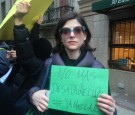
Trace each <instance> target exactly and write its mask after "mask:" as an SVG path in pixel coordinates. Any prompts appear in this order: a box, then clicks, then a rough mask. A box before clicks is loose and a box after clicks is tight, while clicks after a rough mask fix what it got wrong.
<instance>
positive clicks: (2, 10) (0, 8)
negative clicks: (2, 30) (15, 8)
mask: <svg viewBox="0 0 135 115" xmlns="http://www.w3.org/2000/svg"><path fill="white" fill-rule="evenodd" d="M14 2H15V0H0V23H1V22H2V20H3V19H4V18H5V16H6V15H7V13H8V12H9V10H10V8H11V7H12V5H13V3H14Z"/></svg>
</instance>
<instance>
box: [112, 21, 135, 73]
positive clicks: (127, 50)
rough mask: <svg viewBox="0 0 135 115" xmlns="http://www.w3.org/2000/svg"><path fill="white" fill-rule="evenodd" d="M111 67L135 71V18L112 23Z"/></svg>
mask: <svg viewBox="0 0 135 115" xmlns="http://www.w3.org/2000/svg"><path fill="white" fill-rule="evenodd" d="M111 28H112V37H111V41H112V42H111V44H110V49H111V56H110V61H109V65H110V68H115V69H122V70H126V71H135V19H134V20H133V19H132V20H124V21H115V22H112V23H111Z"/></svg>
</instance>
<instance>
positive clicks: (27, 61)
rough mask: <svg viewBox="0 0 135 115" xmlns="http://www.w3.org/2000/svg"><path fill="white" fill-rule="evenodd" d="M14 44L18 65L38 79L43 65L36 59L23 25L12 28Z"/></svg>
mask: <svg viewBox="0 0 135 115" xmlns="http://www.w3.org/2000/svg"><path fill="white" fill-rule="evenodd" d="M13 32H14V43H15V47H16V53H17V60H18V63H20V64H21V65H22V67H23V68H24V70H25V71H26V72H27V73H29V74H30V75H32V76H34V77H38V74H39V73H40V71H41V69H42V67H43V66H44V63H43V61H42V60H40V59H38V58H36V56H35V54H34V51H33V49H32V46H31V42H30V40H29V31H28V29H27V28H26V27H25V25H24V24H22V25H20V26H14V30H13Z"/></svg>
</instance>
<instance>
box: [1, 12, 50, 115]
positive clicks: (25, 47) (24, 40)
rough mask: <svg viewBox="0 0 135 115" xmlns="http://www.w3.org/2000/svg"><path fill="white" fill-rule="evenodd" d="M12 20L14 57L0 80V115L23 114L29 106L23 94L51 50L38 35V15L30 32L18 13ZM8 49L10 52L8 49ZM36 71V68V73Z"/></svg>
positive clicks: (48, 43) (47, 42) (36, 76)
mask: <svg viewBox="0 0 135 115" xmlns="http://www.w3.org/2000/svg"><path fill="white" fill-rule="evenodd" d="M14 20H15V26H14V45H15V49H16V56H17V58H16V63H15V64H14V65H13V68H12V71H11V73H10V75H9V76H8V79H7V80H6V81H5V83H4V84H0V91H1V92H3V93H2V94H0V97H1V98H0V102H3V103H2V104H1V105H0V111H1V114H2V115H9V114H13V115H24V113H25V111H26V110H27V109H28V108H29V106H30V103H28V102H27V101H26V100H25V94H26V93H27V91H28V90H29V89H30V88H31V87H32V86H33V85H34V84H35V83H36V81H37V79H38V77H39V76H40V71H42V68H43V66H44V61H45V59H46V58H49V57H50V54H51V52H52V45H51V43H50V42H49V41H48V40H47V39H45V38H43V37H40V36H39V30H40V27H41V22H40V23H38V22H39V20H41V19H39V20H38V21H37V22H36V23H35V24H34V26H33V28H34V29H32V30H31V32H29V31H28V29H27V28H26V27H25V25H24V24H23V23H22V22H23V20H21V17H20V16H17V15H16V16H14ZM27 52H28V53H27ZM9 53H10V54H13V52H11V51H9ZM8 57H11V55H8ZM31 57H32V58H31ZM29 63H30V64H31V65H32V66H31V67H30V66H29V65H30V64H29ZM36 71H39V74H38V73H37V72H36ZM4 97H7V98H8V99H6V98H4ZM3 108H4V109H3ZM6 110H9V111H6Z"/></svg>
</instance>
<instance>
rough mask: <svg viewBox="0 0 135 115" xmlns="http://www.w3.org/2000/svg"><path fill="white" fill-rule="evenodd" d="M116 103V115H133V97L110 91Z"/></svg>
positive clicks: (134, 108) (134, 105) (134, 100)
mask: <svg viewBox="0 0 135 115" xmlns="http://www.w3.org/2000/svg"><path fill="white" fill-rule="evenodd" d="M112 96H113V97H114V99H115V101H116V105H117V115H135V97H130V96H128V95H125V94H121V93H117V92H113V91H112Z"/></svg>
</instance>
